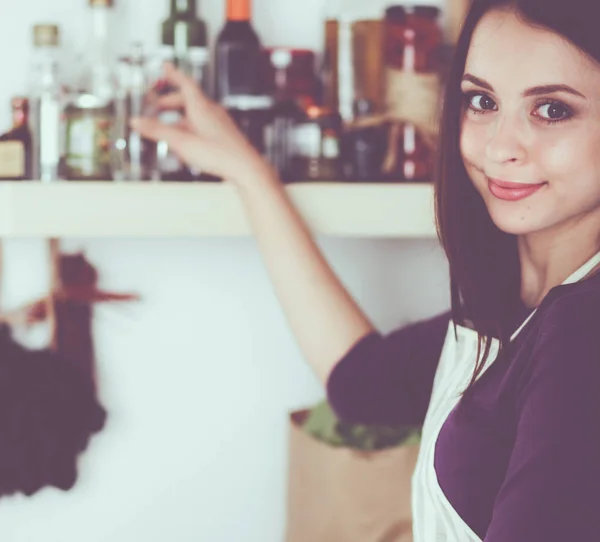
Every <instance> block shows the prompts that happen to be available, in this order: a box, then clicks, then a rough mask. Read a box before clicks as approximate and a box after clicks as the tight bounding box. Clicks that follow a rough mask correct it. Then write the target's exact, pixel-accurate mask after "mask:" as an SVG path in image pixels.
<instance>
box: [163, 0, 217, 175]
mask: <svg viewBox="0 0 600 542" xmlns="http://www.w3.org/2000/svg"><path fill="white" fill-rule="evenodd" d="M196 9H197V5H196V0H171V13H170V15H169V17H168V18H167V19H166V20H165V21H164V22H163V23H162V40H161V41H162V45H163V48H164V49H165V50H164V51H163V58H164V59H165V60H171V61H173V62H174V63H175V65H176V66H177V67H178V68H179V69H180V70H182V71H184V72H185V73H187V74H188V75H189V76H191V77H192V78H193V79H194V80H195V81H196V82H197V84H198V86H199V87H200V88H202V89H203V90H204V91H206V90H207V88H208V76H209V74H208V63H209V54H208V32H207V28H206V23H205V22H204V21H203V20H202V19H201V18H199V17H198V15H197V14H196ZM170 90H172V89H165V91H166V92H168V91H170ZM159 118H161V120H163V122H166V123H167V124H168V123H171V122H173V123H176V122H178V121H179V120H180V119H181V117H180V116H179V115H178V114H177V113H175V112H172V111H171V112H166V113H164V114H163V115H161V116H159ZM157 160H158V169H159V171H160V176H161V179H162V180H163V181H192V180H195V179H196V178H197V177H198V175H199V174H198V172H195V171H192V170H191V169H190V168H188V167H186V166H185V164H183V162H182V161H181V160H180V159H179V157H177V156H176V155H175V154H174V153H173V152H171V151H170V150H169V149H168V147H167V145H166V143H165V142H164V141H163V142H159V143H158V146H157Z"/></svg>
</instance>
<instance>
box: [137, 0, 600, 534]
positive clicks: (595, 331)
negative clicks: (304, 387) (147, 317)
mask: <svg viewBox="0 0 600 542" xmlns="http://www.w3.org/2000/svg"><path fill="white" fill-rule="evenodd" d="M599 21H600V18H599V13H598V6H597V0H570V1H569V2H565V1H564V0H512V1H507V0H474V1H473V4H472V7H471V10H470V12H469V14H468V16H467V18H466V21H465V24H464V28H463V31H462V34H461V36H460V39H459V42H458V46H457V51H456V55H455V58H454V64H453V66H452V70H451V74H450V77H449V80H448V82H447V87H446V88H447V90H446V96H445V100H444V110H443V115H442V126H441V141H440V158H439V166H440V167H439V173H438V175H437V178H436V179H435V182H436V214H437V221H438V230H439V236H440V240H441V242H442V245H443V247H444V249H445V251H446V254H447V256H448V260H449V264H450V278H451V301H452V307H451V310H450V311H449V312H447V313H445V314H441V315H439V316H437V317H435V318H431V319H429V320H426V321H421V322H418V323H415V324H412V325H410V326H406V327H404V328H402V329H399V330H397V331H395V332H394V333H391V334H390V335H388V336H382V335H381V334H379V333H378V332H377V331H376V330H375V329H374V328H373V326H372V325H371V323H370V322H369V320H368V319H367V317H366V316H365V315H364V314H363V313H362V312H361V310H360V309H359V308H358V307H357V306H356V304H355V303H354V301H353V300H352V298H351V296H350V295H348V293H347V292H346V291H345V290H344V288H343V287H342V286H341V284H340V282H339V281H338V280H337V278H336V277H335V275H334V273H333V272H332V271H331V269H330V268H329V267H328V266H327V263H326V262H325V260H324V258H323V257H322V255H321V254H320V253H319V251H318V249H317V247H316V245H315V243H314V241H313V239H312V238H311V235H310V234H309V232H308V230H307V228H306V226H305V225H304V223H303V222H302V220H301V219H300V217H299V215H298V213H297V212H296V211H295V209H294V208H293V206H292V205H291V203H290V201H289V200H288V199H287V197H286V194H285V192H284V190H283V188H282V186H281V183H280V182H279V181H278V179H277V178H276V176H275V175H274V173H273V172H272V170H271V169H270V168H269V166H268V165H267V164H266V163H265V162H264V161H263V160H262V159H261V158H260V157H259V156H257V155H256V153H255V152H254V151H253V150H252V148H251V147H250V145H249V144H248V143H247V142H246V141H245V140H244V138H243V137H242V135H240V133H239V132H238V131H237V130H236V129H235V127H234V125H233V123H232V122H231V120H230V119H229V118H228V116H227V114H226V113H225V112H224V111H223V110H222V109H220V108H219V107H218V106H216V105H214V104H212V103H211V102H210V101H209V100H207V99H206V98H205V97H204V96H202V95H201V94H200V93H199V91H198V90H197V89H196V88H195V87H194V86H193V84H192V82H191V81H189V80H188V79H186V78H185V77H184V76H183V75H182V74H181V73H179V72H177V71H175V70H173V69H170V70H169V73H168V77H169V78H170V80H171V81H172V82H173V83H174V84H176V85H178V86H179V88H180V90H181V92H180V94H179V95H177V96H174V97H171V98H165V99H164V102H163V106H167V107H171V106H173V107H184V108H185V110H186V111H187V120H188V123H187V126H186V128H185V129H179V130H178V129H174V128H170V127H165V126H161V125H160V124H158V123H156V122H155V121H153V120H142V121H138V122H136V123H134V125H135V127H136V128H137V129H139V130H140V131H141V132H142V133H143V134H144V135H145V136H148V137H150V138H154V139H159V138H162V139H165V140H167V141H168V142H169V143H170V144H171V145H172V147H173V149H175V151H176V152H178V153H179V154H180V155H181V156H182V157H183V158H184V159H186V160H187V161H188V162H189V163H190V164H192V165H194V166H196V167H197V168H199V169H205V170H208V171H209V172H211V173H215V174H218V175H221V176H223V177H224V178H226V179H227V180H228V182H229V183H231V184H232V185H233V186H234V187H235V188H236V189H237V190H238V192H239V194H240V197H241V200H242V202H243V204H244V208H245V210H246V212H247V215H248V218H249V220H250V222H251V224H252V226H253V228H254V232H255V234H256V237H257V240H258V243H259V245H260V248H261V251H262V254H263V256H264V260H265V262H266V265H267V268H268V270H269V272H270V275H271V277H272V280H273V283H274V286H275V288H276V291H277V294H278V296H279V299H280V300H281V303H282V305H283V307H284V310H285V313H286V315H287V317H288V319H289V324H290V326H291V327H292V329H293V331H294V333H295V336H296V337H297V340H298V343H299V345H300V347H301V349H302V351H303V353H304V355H305V356H306V359H307V360H308V362H309V363H310V364H311V366H312V367H313V368H314V370H315V371H316V373H317V374H318V375H319V376H320V378H321V379H322V381H323V383H324V384H325V385H326V386H327V391H328V397H329V399H330V401H331V403H332V405H333V406H334V408H335V409H336V411H337V412H338V414H339V415H340V416H341V417H343V418H346V419H348V420H350V421H354V422H363V423H378V424H424V425H423V441H422V446H421V452H420V457H419V461H418V465H417V468H416V471H415V474H414V478H413V512H414V533H415V540H416V542H439V541H447V542H465V541H481V540H485V541H486V542H559V541H560V542H566V541H583V540H586V541H591V540H600V496H599V494H600V423H599V422H600V357H599V353H600V327H599V322H600V275H597V274H595V271H596V269H597V268H598V267H599V264H600V252H599V250H600V32H598V22H599Z"/></svg>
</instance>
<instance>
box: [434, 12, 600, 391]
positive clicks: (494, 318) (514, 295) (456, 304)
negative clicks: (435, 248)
mask: <svg viewBox="0 0 600 542" xmlns="http://www.w3.org/2000/svg"><path fill="white" fill-rule="evenodd" d="M598 2H599V0H569V1H568V2H567V1H565V0H472V3H471V7H470V9H469V12H468V13H467V15H466V18H465V21H464V24H463V28H462V31H461V33H460V36H459V39H458V42H457V44H456V49H455V52H454V58H453V61H452V66H451V68H450V71H449V73H448V76H447V79H446V85H445V95H444V100H443V105H442V113H441V132H440V143H439V152H438V163H437V166H436V170H437V171H436V174H435V214H436V226H437V232H438V237H439V240H440V242H441V244H442V246H443V248H444V250H445V252H446V256H447V257H448V262H449V266H450V295H451V305H452V319H453V321H454V325H455V333H456V325H457V324H459V325H467V320H470V322H471V323H472V325H473V327H474V329H475V330H476V331H477V334H478V348H477V362H476V367H475V371H474V373H473V377H472V379H471V382H470V384H469V386H468V387H467V390H468V389H469V388H470V387H471V386H472V385H473V383H474V382H475V380H476V378H477V377H478V376H479V374H480V373H481V371H482V369H483V367H484V365H485V363H486V360H487V358H488V357H489V354H490V346H491V338H492V337H496V338H498V339H499V341H500V348H499V353H498V355H499V356H500V355H501V354H502V352H503V351H505V349H506V347H507V345H508V342H509V339H510V334H511V332H512V331H514V330H512V329H511V328H510V323H511V315H512V314H514V311H515V310H516V308H517V307H519V306H520V304H521V300H520V295H521V294H520V289H521V270H520V262H519V254H518V250H517V237H516V236H515V235H512V234H508V233H505V232H503V231H501V230H500V229H499V228H497V227H496V225H495V224H494V223H493V222H492V219H491V217H490V215H489V213H488V211H487V208H486V206H485V204H484V202H483V200H482V199H481V197H480V195H479V194H478V192H477V191H476V190H475V188H474V186H473V184H472V182H471V181H470V179H469V177H468V175H467V172H466V170H465V167H464V164H463V161H462V158H461V154H460V147H459V140H460V139H459V135H458V134H459V133H460V129H461V117H462V114H463V99H462V95H461V90H460V83H461V79H462V76H463V73H464V69H465V63H466V58H467V52H468V49H469V45H470V43H471V39H472V36H473V32H474V30H475V27H476V26H477V24H478V23H479V21H480V20H481V18H482V17H483V16H484V15H485V14H486V13H487V12H488V11H489V10H491V9H494V8H508V9H510V10H511V11H512V12H513V13H515V14H516V15H517V16H518V17H520V18H521V19H522V20H523V21H524V22H525V23H526V24H530V25H531V26H533V27H536V28H542V29H546V30H550V31H553V32H555V33H557V34H560V35H562V36H563V37H565V38H566V39H567V40H568V41H570V42H572V43H573V44H574V45H575V46H576V47H578V48H579V49H580V50H581V51H582V52H583V53H584V54H586V55H587V56H588V57H589V58H591V59H593V60H595V61H596V62H599V63H600V33H599V32H598V21H599V20H600V19H599V15H600V6H599V5H598ZM482 351H483V356H482Z"/></svg>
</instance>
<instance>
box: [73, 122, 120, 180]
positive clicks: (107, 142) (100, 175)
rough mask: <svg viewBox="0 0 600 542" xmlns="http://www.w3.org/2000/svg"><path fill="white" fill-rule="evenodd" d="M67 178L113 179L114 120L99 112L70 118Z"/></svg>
mask: <svg viewBox="0 0 600 542" xmlns="http://www.w3.org/2000/svg"><path fill="white" fill-rule="evenodd" d="M66 123H67V141H66V147H67V148H66V153H65V164H66V166H67V169H68V177H69V178H71V179H73V178H76V177H81V178H86V177H92V178H96V179H105V180H110V179H111V178H112V168H111V150H112V149H111V137H112V129H113V117H112V116H111V115H110V114H106V113H99V112H94V113H92V112H85V113H84V114H80V113H79V112H78V113H75V114H72V115H67V119H66Z"/></svg>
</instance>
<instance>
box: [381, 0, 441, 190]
mask: <svg viewBox="0 0 600 542" xmlns="http://www.w3.org/2000/svg"><path fill="white" fill-rule="evenodd" d="M438 15H439V9H438V8H436V7H432V6H415V7H413V8H410V9H409V8H404V7H403V6H391V7H389V8H388V9H387V10H386V18H385V31H384V36H385V37H384V55H385V64H386V66H385V76H386V77H385V89H386V108H387V111H388V113H389V114H390V115H391V117H392V119H393V120H392V122H391V125H390V127H389V136H388V152H387V155H386V158H385V160H384V165H383V173H384V177H385V179H387V180H391V181H411V182H412V181H428V180H431V173H432V169H433V157H434V149H435V144H436V135H437V113H438V107H439V99H440V76H439V58H440V55H439V52H440V46H441V43H442V29H441V27H440V26H439V24H438V22H437V18H438Z"/></svg>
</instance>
